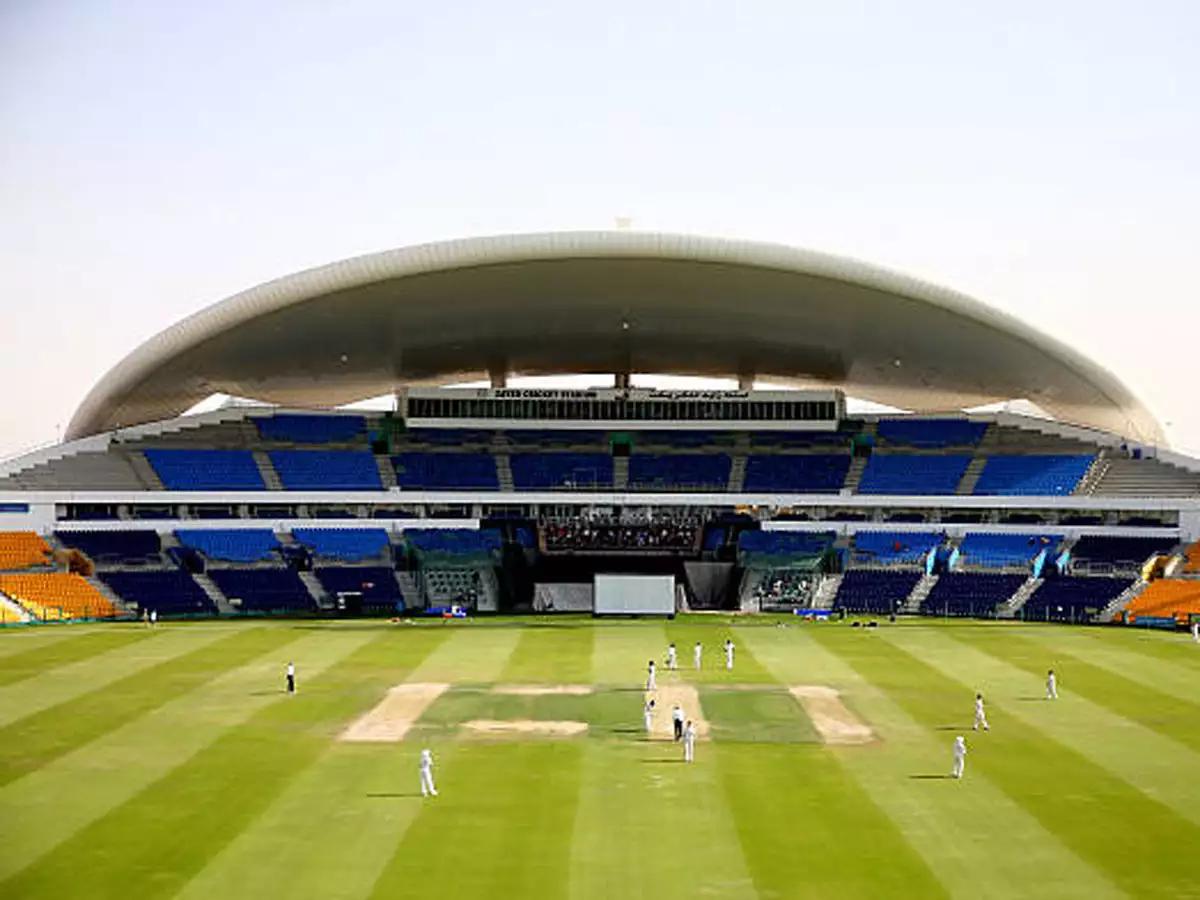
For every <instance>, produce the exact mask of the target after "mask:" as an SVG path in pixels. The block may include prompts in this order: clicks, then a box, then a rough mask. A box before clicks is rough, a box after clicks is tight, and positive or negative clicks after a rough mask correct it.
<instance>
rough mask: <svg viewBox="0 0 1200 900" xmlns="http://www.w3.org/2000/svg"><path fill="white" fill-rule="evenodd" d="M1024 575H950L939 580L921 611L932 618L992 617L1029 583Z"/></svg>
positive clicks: (942, 576)
mask: <svg viewBox="0 0 1200 900" xmlns="http://www.w3.org/2000/svg"><path fill="white" fill-rule="evenodd" d="M1025 580H1026V579H1025V576H1024V575H988V574H983V575H979V574H974V573H966V572H950V573H947V574H945V575H941V576H939V577H938V580H937V583H936V584H935V585H934V586H933V589H932V590H930V592H929V596H927V597H926V598H925V599H924V600H922V601H921V612H922V613H923V614H924V615H931V616H975V617H977V618H990V617H991V616H993V615H995V613H996V607H997V606H999V605H1000V604H1001V603H1003V602H1004V601H1005V600H1008V599H1009V598H1010V597H1011V596H1012V595H1013V594H1015V593H1016V592H1017V590H1018V589H1019V588H1020V587H1021V585H1023V584H1024V583H1025Z"/></svg>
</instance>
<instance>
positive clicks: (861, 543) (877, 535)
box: [852, 531, 944, 566]
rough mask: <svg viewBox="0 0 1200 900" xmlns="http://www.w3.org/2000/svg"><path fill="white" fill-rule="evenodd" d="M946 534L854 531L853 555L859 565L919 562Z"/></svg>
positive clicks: (917, 563)
mask: <svg viewBox="0 0 1200 900" xmlns="http://www.w3.org/2000/svg"><path fill="white" fill-rule="evenodd" d="M943 538H944V536H943V535H941V534H935V533H933V532H908V531H860V532H858V533H857V534H855V535H854V552H853V556H852V558H853V561H854V563H855V564H856V565H863V564H868V565H880V566H896V565H907V566H914V565H919V564H921V563H924V562H925V558H926V557H927V556H928V555H929V551H930V550H932V549H933V548H934V547H936V546H938V544H940V543H941V542H942V540H943Z"/></svg>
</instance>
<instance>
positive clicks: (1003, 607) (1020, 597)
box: [996, 578, 1046, 619]
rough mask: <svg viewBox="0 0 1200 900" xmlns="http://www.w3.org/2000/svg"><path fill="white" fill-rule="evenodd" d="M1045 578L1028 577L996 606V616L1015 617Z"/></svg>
mask: <svg viewBox="0 0 1200 900" xmlns="http://www.w3.org/2000/svg"><path fill="white" fill-rule="evenodd" d="M1045 580H1046V579H1044V578H1026V579H1025V583H1024V584H1022V585H1021V586H1020V587H1019V588H1017V590H1016V592H1015V593H1014V594H1013V595H1012V596H1011V597H1009V598H1008V599H1007V600H1005V601H1004V602H1003V603H1001V604H1000V605H999V606H997V607H996V618H997V619H1015V618H1016V617H1017V614H1018V613H1020V611H1021V608H1022V607H1023V606H1024V605H1025V604H1026V603H1027V602H1028V601H1029V598H1030V597H1032V596H1033V593H1034V591H1036V590H1037V589H1038V588H1040V587H1041V586H1042V582H1043V581H1045Z"/></svg>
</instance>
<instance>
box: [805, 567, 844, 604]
mask: <svg viewBox="0 0 1200 900" xmlns="http://www.w3.org/2000/svg"><path fill="white" fill-rule="evenodd" d="M844 577H845V576H843V575H826V576H825V577H824V578H822V579H821V583H820V584H819V585H817V589H816V591H814V592H813V596H812V608H813V609H833V601H834V599H835V598H836V597H837V592H838V588H839V587H841V586H842V578H844Z"/></svg>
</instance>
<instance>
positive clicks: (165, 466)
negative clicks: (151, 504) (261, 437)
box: [142, 449, 266, 491]
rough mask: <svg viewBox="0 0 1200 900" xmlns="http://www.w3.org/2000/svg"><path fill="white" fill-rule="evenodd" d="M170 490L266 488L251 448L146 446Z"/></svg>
mask: <svg viewBox="0 0 1200 900" xmlns="http://www.w3.org/2000/svg"><path fill="white" fill-rule="evenodd" d="M142 453H143V454H144V455H145V457H146V461H147V462H149V463H150V465H151V466H152V467H153V468H154V471H155V473H156V474H157V475H158V478H159V480H160V481H161V482H162V483H163V487H164V488H166V489H167V490H168V491H261V490H265V489H266V485H265V484H264V483H263V479H262V475H261V474H260V473H259V471H258V466H257V465H255V462H254V454H253V453H251V452H250V451H249V450H154V449H150V450H143V451H142Z"/></svg>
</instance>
